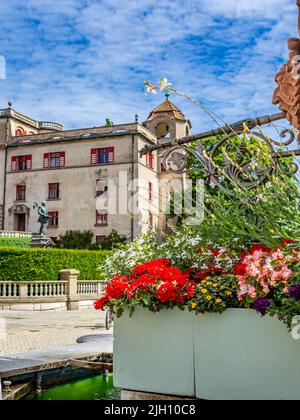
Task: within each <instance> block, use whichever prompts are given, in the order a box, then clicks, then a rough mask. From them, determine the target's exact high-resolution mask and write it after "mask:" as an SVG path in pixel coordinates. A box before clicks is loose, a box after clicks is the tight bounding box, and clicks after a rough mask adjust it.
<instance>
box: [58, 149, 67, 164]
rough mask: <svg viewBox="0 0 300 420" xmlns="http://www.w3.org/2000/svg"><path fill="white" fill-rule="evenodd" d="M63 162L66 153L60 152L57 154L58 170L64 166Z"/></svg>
mask: <svg viewBox="0 0 300 420" xmlns="http://www.w3.org/2000/svg"><path fill="white" fill-rule="evenodd" d="M65 161H66V153H65V152H60V153H59V167H60V168H63V167H64V166H65Z"/></svg>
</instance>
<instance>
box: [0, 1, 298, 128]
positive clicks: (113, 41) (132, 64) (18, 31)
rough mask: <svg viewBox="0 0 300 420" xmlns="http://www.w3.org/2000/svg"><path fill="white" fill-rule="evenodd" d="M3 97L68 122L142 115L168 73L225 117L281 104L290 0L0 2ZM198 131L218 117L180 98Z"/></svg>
mask: <svg viewBox="0 0 300 420" xmlns="http://www.w3.org/2000/svg"><path fill="white" fill-rule="evenodd" d="M0 16H1V21H2V25H1V28H0V37H1V40H2V43H1V48H2V50H1V49H0V54H2V55H4V56H5V57H6V59H7V75H8V79H7V80H6V81H2V80H0V89H1V96H0V99H1V105H2V106H3V107H4V106H5V102H7V100H8V99H12V100H13V102H14V106H15V108H16V109H18V110H19V111H21V112H23V113H27V114H29V115H32V116H33V117H36V118H39V119H49V120H58V121H61V122H63V123H64V124H65V126H66V127H79V126H94V125H98V124H102V123H103V122H104V120H105V118H106V117H110V118H111V119H112V120H114V121H115V122H128V121H133V120H134V115H135V113H138V114H140V116H141V119H143V118H146V116H147V114H148V112H149V111H150V110H151V108H152V107H154V106H155V105H156V104H157V101H159V100H160V98H159V97H157V96H156V97H149V96H146V95H145V94H144V92H143V81H144V80H145V79H150V80H152V81H156V80H158V79H159V78H160V77H162V76H166V77H168V78H169V79H171V81H172V82H173V83H174V85H175V86H176V87H177V88H178V89H179V90H181V91H186V92H187V93H189V94H191V95H194V96H196V97H198V98H199V99H201V100H202V101H204V102H205V103H207V104H208V105H209V106H210V107H211V108H212V109H214V111H216V112H217V113H218V114H220V115H221V116H222V118H224V120H226V121H233V120H235V119H240V118H242V117H247V116H252V115H257V114H260V113H262V114H265V113H268V112H272V111H275V112H276V111H277V110H276V108H275V107H272V105H271V98H272V92H273V89H274V82H273V79H274V75H275V72H276V71H277V70H278V69H279V67H280V65H281V63H282V62H283V61H284V60H285V59H286V58H287V54H288V52H287V48H286V40H287V38H288V37H289V36H295V34H296V32H297V31H296V30H297V19H296V6H295V5H294V4H291V2H290V0H252V1H251V2H249V1H248V0H247V1H246V0H239V1H236V0H234V1H233V0H232V1H231V0H218V1H217V0H186V1H183V0H173V1H171V0H161V1H159V2H157V0H130V1H122V0H97V1H96V0H81V1H78V0H64V1H63V2H53V1H52V0H51V1H50V0H28V1H27V2H26V1H21V0H11V1H10V2H9V3H8V2H5V3H4V2H1V3H0ZM174 102H176V103H177V104H179V105H180V106H181V107H182V109H183V111H184V112H185V113H186V115H187V116H188V117H189V118H190V119H191V120H192V122H193V125H194V127H195V130H202V129H206V128H208V127H210V126H214V125H215V124H214V122H213V121H212V120H211V119H209V117H208V116H207V115H206V114H204V113H203V112H202V111H201V110H200V109H197V108H196V107H195V106H194V105H192V104H190V103H189V102H186V101H184V100H182V99H180V98H174Z"/></svg>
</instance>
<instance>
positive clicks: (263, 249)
mask: <svg viewBox="0 0 300 420" xmlns="http://www.w3.org/2000/svg"><path fill="white" fill-rule="evenodd" d="M256 251H260V252H264V253H266V254H269V253H270V252H272V249H270V248H267V247H266V246H264V245H262V244H257V245H253V246H252V248H251V249H250V255H253V254H254V252H256Z"/></svg>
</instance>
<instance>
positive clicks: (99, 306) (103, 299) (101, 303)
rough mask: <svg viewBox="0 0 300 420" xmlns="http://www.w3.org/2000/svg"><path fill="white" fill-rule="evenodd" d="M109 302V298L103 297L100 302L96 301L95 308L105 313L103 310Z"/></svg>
mask: <svg viewBox="0 0 300 420" xmlns="http://www.w3.org/2000/svg"><path fill="white" fill-rule="evenodd" d="M108 301H109V297H108V296H102V297H101V298H100V299H99V300H96V302H94V308H95V309H96V311H103V308H104V306H105V304H106V303H107V302H108Z"/></svg>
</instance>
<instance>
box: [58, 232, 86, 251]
mask: <svg viewBox="0 0 300 420" xmlns="http://www.w3.org/2000/svg"><path fill="white" fill-rule="evenodd" d="M93 237H94V234H93V232H92V231H91V230H86V231H83V232H81V231H80V230H68V231H67V232H66V234H65V235H63V236H61V237H60V240H59V246H60V247H61V248H65V249H89V248H90V247H91V245H92V240H93Z"/></svg>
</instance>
